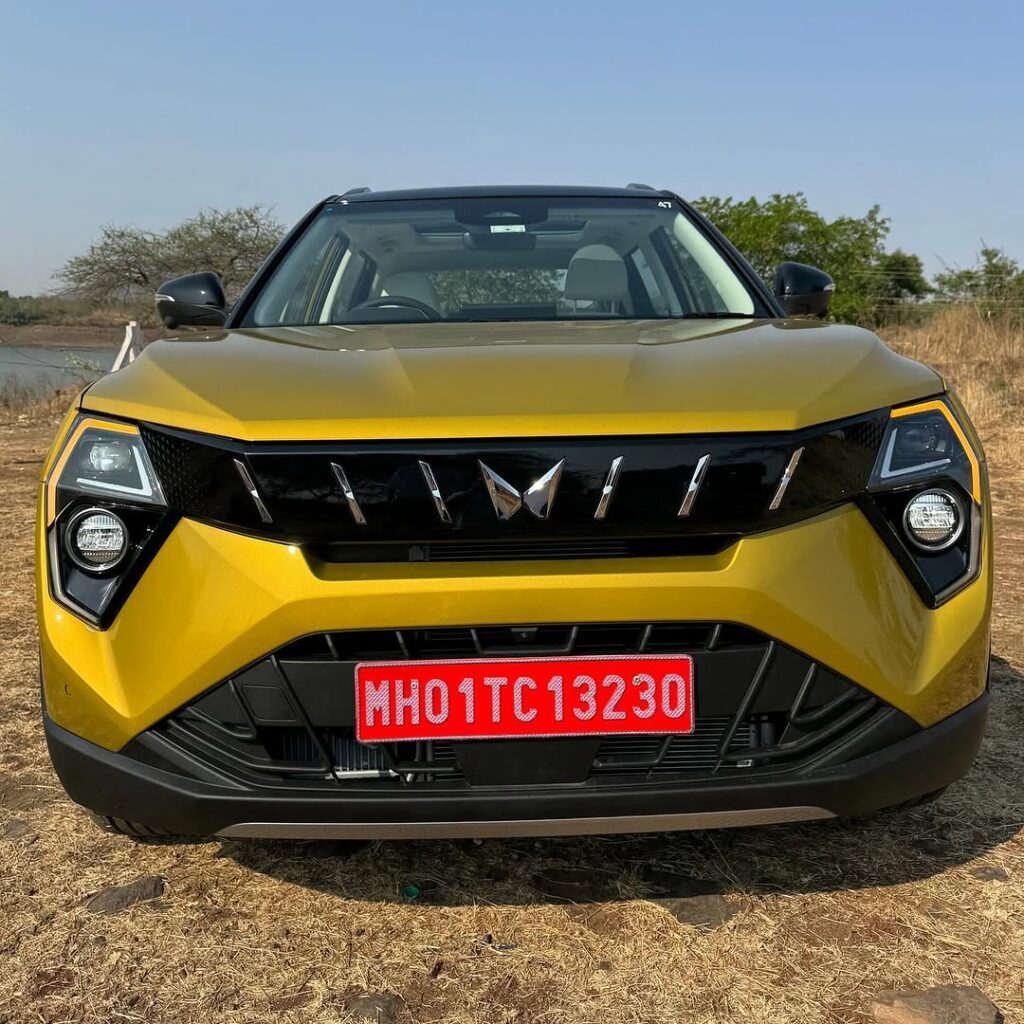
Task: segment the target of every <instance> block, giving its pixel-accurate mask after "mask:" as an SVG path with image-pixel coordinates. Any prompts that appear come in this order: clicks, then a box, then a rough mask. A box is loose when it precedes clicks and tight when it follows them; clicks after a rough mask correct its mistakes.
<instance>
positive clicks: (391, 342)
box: [82, 320, 942, 440]
mask: <svg viewBox="0 0 1024 1024" xmlns="http://www.w3.org/2000/svg"><path fill="white" fill-rule="evenodd" d="M941 389H942V382H941V380H940V378H939V377H938V376H937V374H935V373H934V371H932V370H930V369H928V368H927V367H925V366H922V365H921V364H920V363H916V362H913V361H912V360H909V359H905V358H903V357H902V356H899V355H897V354H896V353H894V352H892V351H891V350H890V349H889V348H887V347H886V346H885V345H884V344H883V343H882V342H881V341H880V340H879V339H878V338H877V337H876V336H875V335H874V334H872V333H871V332H870V331H866V330H862V329H860V328H856V327H846V326H841V325H836V324H823V323H818V322H813V321H807V320H753V321H752V320H728V321H725V320H716V321H699V320H690V321H687V320H673V321H621V320H615V321H610V320H606V321H577V322H569V323H566V322H559V323H486V324H480V323H473V324H470V323H460V324H452V323H430V324H396V325H387V326H382V325H359V326H345V327H341V326H322V327H282V328H273V329H247V330H225V331H217V332H213V333H209V334H188V335H183V336H181V337H178V338H172V339H168V340H164V341H157V342H153V343H152V344H150V345H149V346H147V348H146V349H145V350H144V351H143V352H142V354H141V355H140V356H139V358H138V359H136V360H135V362H133V363H131V364H129V365H128V366H126V367H125V368H124V369H122V370H119V371H118V372H117V373H113V374H110V375H108V376H106V377H103V378H102V379H101V380H99V381H98V382H97V383H96V384H94V385H93V386H92V387H91V388H89V389H88V391H87V392H86V393H85V395H84V398H83V403H82V404H83V408H85V409H88V410H93V411H96V412H103V413H109V414H113V415H117V416H123V417H126V418H129V419H132V420H139V421H146V422H150V423H158V424H165V425H168V426H174V427H180V428H182V429H187V430H196V431H202V432H205V433H210V434H219V435H224V436H228V437H235V438H239V439H242V440H313V439H324V440H334V439H338V440H341V439H353V440H361V439H372V438H419V439H425V438H454V437H526V436H535V437H536V436H554V435H595V434H669V433H705V432H725V431H752V430H792V429H797V428H800V427H805V426H809V425H812V424H815V423H823V422H827V421H829V420H835V419H841V418H842V417H845V416H849V415H853V414H855V413H859V412H864V411H867V410H869V409H877V408H881V407H884V406H888V405H893V404H897V403H900V402H906V401H911V400H913V399H916V398H921V397H925V396H927V395H930V394H934V393H936V392H938V391H940V390H941Z"/></svg>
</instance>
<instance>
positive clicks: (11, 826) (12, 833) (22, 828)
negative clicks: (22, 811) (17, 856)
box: [3, 818, 39, 843]
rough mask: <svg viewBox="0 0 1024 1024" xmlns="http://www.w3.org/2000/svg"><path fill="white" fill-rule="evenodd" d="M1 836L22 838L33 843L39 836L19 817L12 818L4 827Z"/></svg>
mask: <svg viewBox="0 0 1024 1024" xmlns="http://www.w3.org/2000/svg"><path fill="white" fill-rule="evenodd" d="M3 838H4V839H22V840H24V841H25V842H26V843H34V842H35V841H36V840H37V839H38V838H39V837H38V836H37V835H36V833H35V832H34V831H33V830H32V826H31V825H30V824H29V823H28V822H27V821H22V820H21V818H12V819H11V820H10V821H9V822H7V825H6V827H5V828H4V832H3Z"/></svg>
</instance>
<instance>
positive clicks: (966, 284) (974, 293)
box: [935, 246, 1024, 305]
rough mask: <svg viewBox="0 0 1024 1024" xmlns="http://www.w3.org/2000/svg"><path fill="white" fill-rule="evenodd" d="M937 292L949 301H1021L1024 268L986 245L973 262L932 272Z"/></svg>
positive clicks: (1010, 302)
mask: <svg viewBox="0 0 1024 1024" xmlns="http://www.w3.org/2000/svg"><path fill="white" fill-rule="evenodd" d="M935 287H936V290H937V291H938V293H939V295H940V296H941V297H942V298H944V299H946V300H948V301H951V302H983V303H988V304H992V305H995V304H999V303H1007V304H1015V305H1024V271H1022V270H1021V268H1020V264H1019V263H1018V262H1017V261H1016V260H1015V259H1013V258H1011V257H1010V256H1007V255H1006V253H1004V252H1003V251H1002V250H1001V249H994V248H991V247H988V246H986V247H985V248H984V249H982V250H981V252H980V253H979V255H978V262H977V263H976V265H975V266H973V267H969V268H967V269H963V270H946V271H944V272H943V273H941V274H937V275H936V276H935Z"/></svg>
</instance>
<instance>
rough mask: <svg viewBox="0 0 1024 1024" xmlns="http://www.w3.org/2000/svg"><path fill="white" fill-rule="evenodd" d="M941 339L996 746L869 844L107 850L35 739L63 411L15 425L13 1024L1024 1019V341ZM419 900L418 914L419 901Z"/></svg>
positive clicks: (8, 1009) (1, 999)
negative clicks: (987, 1015) (161, 887)
mask: <svg viewBox="0 0 1024 1024" xmlns="http://www.w3.org/2000/svg"><path fill="white" fill-rule="evenodd" d="M943 330H944V331H945V330H948V331H949V333H948V334H940V333H939V331H938V328H934V329H933V330H932V331H931V332H923V333H922V335H920V336H916V335H908V334H903V335H901V336H899V337H898V338H895V339H893V340H894V341H895V343H896V344H897V345H898V346H899V347H900V348H901V349H902V350H904V351H907V352H912V353H914V354H917V355H920V356H922V357H923V358H925V359H926V360H928V361H930V362H932V363H934V364H936V365H938V366H940V368H943V369H945V370H946V371H947V373H948V375H949V377H950V379H952V380H953V381H954V382H955V383H956V384H957V386H958V387H959V389H960V390H961V392H963V393H965V394H967V395H968V399H967V400H968V402H969V403H970V404H971V405H972V407H973V408H974V411H975V414H976V415H978V418H979V425H980V427H981V429H982V431H983V434H984V435H985V438H986V441H987V442H988V446H989V459H990V464H991V470H992V474H993V478H994V482H995V511H996V522H997V533H998V546H999V585H998V586H997V611H996V619H995V635H994V663H993V666H994V687H993V697H994V706H993V715H992V719H991V727H990V730H989V734H988V738H987V740H986V744H985V747H984V750H983V753H982V755H981V758H980V760H979V762H978V764H977V765H976V767H975V769H974V770H973V772H972V773H971V775H970V776H969V777H968V778H967V779H966V780H965V781H964V782H963V783H961V784H959V785H958V786H956V787H954V788H953V789H952V790H951V791H950V793H949V794H947V796H946V797H945V798H944V799H943V800H942V801H940V802H938V803H936V804H933V805H929V806H927V807H923V808H919V809H916V810H913V811H910V812H905V813H902V814H886V815H881V816H879V817H877V818H874V819H872V820H870V821H865V822H858V823H825V824H819V825H813V826H779V827H775V828H770V829H760V830H735V831H724V832H708V833H704V834H682V835H674V836H673V835H669V836H626V837H615V838H609V839H588V840H559V841H541V842H533V841H518V842H512V841H502V842H499V841H492V842H486V843H484V844H482V845H479V846H477V845H474V844H472V843H455V842H422V843H406V844H400V843H374V844H370V845H368V846H365V847H363V848H361V849H359V850H357V851H355V852H352V853H351V855H349V856H325V855H323V854H324V851H323V850H322V848H319V847H302V846H299V847H293V846H287V845H284V844H271V843H251V844H241V843H238V844H232V843H216V842H211V843H204V844H199V845H191V846H189V845H184V846H173V845H155V846H136V845H134V844H133V843H132V842H131V841H129V840H127V839H122V838H118V837H113V836H107V835H104V834H101V833H99V832H98V831H96V830H94V828H93V826H92V825H91V824H90V823H89V822H88V821H87V820H86V819H85V817H84V816H83V815H82V814H81V813H79V812H78V811H77V810H76V809H75V808H74V807H73V806H72V805H71V804H70V803H69V802H68V801H67V800H66V798H65V797H64V796H63V794H62V792H61V790H60V788H59V786H58V784H57V782H56V780H55V778H54V777H53V775H52V774H51V772H50V770H49V766H48V763H47V760H46V755H45V751H44V749H43V744H42V739H41V732H40V728H39V718H38V706H37V691H36V682H35V664H36V654H35V643H36V637H35V630H34V625H33V614H32V594H31V575H32V546H31V531H32V527H31V521H32V514H33V512H32V507H33V494H34V489H35V479H36V476H37V475H38V471H39V465H40V461H41V459H42V457H43V453H44V451H45V448H46V446H47V444H48V441H49V438H50V435H51V433H52V431H53V430H54V427H55V425H56V420H57V418H58V415H59V411H60V410H59V409H57V408H52V407H51V408H41V409H36V410H34V411H33V413H32V414H30V415H29V414H22V415H21V417H20V418H19V417H18V416H12V415H7V414H5V413H4V412H2V411H0V453H2V458H3V463H2V466H0V473H2V480H3V485H4V488H3V489H4V494H5V501H4V502H3V503H2V505H0V536H3V537H4V538H5V540H6V542H7V552H6V553H7V557H6V558H5V560H4V561H3V563H2V564H3V569H2V570H0V571H2V577H0V638H2V641H3V644H4V657H3V658H2V659H0V693H2V695H3V707H4V713H3V717H2V724H0V836H2V835H3V834H4V829H5V827H9V826H10V823H11V822H12V821H20V822H23V823H24V825H23V826H22V827H23V828H27V830H28V834H27V835H22V836H20V837H18V838H11V839H6V840H4V839H0V922H2V925H3V927H2V928H0V1022H5V1024H14V1022H18V1024H21V1022H47V1024H50V1022H58V1021H111V1022H118V1024H122V1022H125V1024H127V1022H164V1021H168V1022H174V1024H199V1022H204V1024H205V1022H210V1021H218V1022H220V1021H230V1022H250V1021H265V1020H268V1019H273V1020H280V1021H286V1022H287V1021H295V1022H299V1021H301V1022H303V1024H309V1022H313V1021H316V1022H321V1021H323V1022H338V1021H344V1020H347V1019H351V1015H347V1014H346V1010H345V1005H346V1001H347V1000H348V999H349V998H350V997H351V996H352V995H353V994H355V993H359V992H362V991H378V992H379V991H386V992H391V993H394V994H397V995H398V996H400V998H401V1003H400V1010H399V1013H398V1020H399V1021H403V1022H409V1021H422V1022H426V1021H431V1022H450V1024H469V1022H478V1024H483V1022H487V1024H496V1022H505V1024H512V1022H516V1024H533V1022H562V1021H571V1022H597V1021H600V1022H601V1024H627V1022H629V1024H639V1022H656V1021H657V1022H662V1021H699V1022H727V1021H728V1022H733V1021H743V1022H757V1024H781V1022H794V1021H800V1022H807V1024H816V1022H829V1024H836V1022H858V1021H862V1020H863V1019H864V1017H863V1006H864V1004H865V1000H866V999H867V997H868V996H870V995H871V994H873V993H874V992H876V991H877V990H879V989H881V988H885V987H892V986H895V987H901V986H909V987H917V986H925V985H930V984H946V983H957V984H976V985H979V986H980V987H981V988H983V989H984V990H985V991H987V992H988V993H989V995H990V996H991V997H992V998H993V999H994V1000H995V1001H996V1003H997V1004H999V1005H1000V1007H1001V1008H1002V1010H1003V1012H1004V1013H1005V1014H1006V1017H1007V1020H1009V1021H1014V1020H1024V980H1022V975H1024V836H1022V833H1021V829H1022V827H1024V789H1022V787H1021V784H1020V765H1021V763H1022V761H1024V698H1022V691H1021V686H1020V684H1021V680H1022V675H1021V672H1022V671H1024V637H1022V635H1021V630H1020V627H1019V611H1018V609H1019V605H1020V601H1021V598H1022V597H1024V524H1022V523H1021V520H1020V517H1019V515H1018V513H1017V509H1018V508H1019V506H1020V503H1021V501H1022V500H1024V482H1022V479H1021V474H1020V472H1019V470H1020V468H1021V460H1020V457H1019V456H1017V455H1016V447H1015V446H1016V444H1018V443H1019V442H1020V441H1022V440H1024V430H1022V429H1019V428H1017V427H1016V426H1015V425H1013V424H1012V422H1011V418H1010V415H1009V412H1010V411H1011V410H1012V409H1013V407H1014V406H1015V405H1016V404H1017V399H1016V398H1013V397H1012V396H1014V395H1016V394H1017V391H1016V388H1017V383H1018V382H1019V379H1020V378H1019V374H1016V371H1014V372H1015V374H1016V375H1015V376H1011V377H1008V378H1006V379H1007V380H1008V381H1009V384H1007V385H1006V386H1005V387H1004V386H1002V385H1001V384H999V383H998V382H997V380H996V377H995V374H996V372H997V370H998V371H999V372H1003V371H1006V370H1008V368H1012V367H1016V362H1015V360H1016V359H1017V355H1016V353H1017V351H1018V350H1019V341H1020V339H1019V337H1018V336H1011V335H1009V334H1007V335H1005V336H1000V338H1001V340H997V339H996V336H995V335H993V336H992V337H991V338H990V337H989V336H988V335H987V334H985V333H984V332H981V333H979V335H978V337H977V339H976V340H975V341H972V340H971V335H970V334H969V333H968V332H967V331H966V328H965V329H964V333H963V334H962V336H961V335H958V334H956V333H955V331H954V330H953V327H952V325H950V326H948V327H944V328H943ZM956 338H960V341H959V342H955V339H956ZM944 339H945V340H944ZM954 343H956V344H958V345H959V347H957V348H954V349H953V351H952V353H949V352H947V351H946V349H945V348H943V347H942V346H943V345H946V344H949V345H953V344H954ZM982 399H984V402H982ZM566 868H575V869H579V870H581V871H586V870H589V871H591V872H594V869H597V868H603V869H606V871H607V873H606V874H600V873H595V874H594V876H593V878H592V879H591V880H590V881H589V882H588V883H587V885H585V886H584V887H583V888H582V890H581V898H582V899H584V901H586V900H588V899H589V900H590V901H591V903H590V905H589V906H585V907H582V908H581V907H576V906H565V905H560V904H558V903H557V902H554V901H553V900H552V899H550V898H549V897H548V896H546V895H545V892H546V891H549V890H550V885H549V884H547V883H546V882H545V881H543V880H538V878H537V875H538V874H539V873H543V872H548V873H550V872H552V871H555V870H559V869H566ZM652 868H655V869H661V870H667V871H672V872H677V873H679V874H681V875H683V876H687V877H690V876H693V877H697V878H701V879H705V880H708V881H710V882H712V883H715V885H717V887H719V888H720V890H721V892H722V894H723V901H724V902H723V903H722V904H721V905H720V906H718V907H717V911H719V912H720V911H723V910H724V911H725V912H726V913H728V912H734V916H733V917H732V918H731V919H730V920H728V921H727V922H725V923H723V924H719V925H717V926H711V925H708V926H694V925H689V924H683V923H680V922H678V921H677V920H676V919H675V918H674V917H673V916H672V915H671V914H669V913H668V912H667V911H666V909H665V908H664V907H663V906H662V905H659V904H658V903H656V902H654V901H653V900H652V899H651V898H650V897H651V896H652V892H651V883H650V878H651V875H650V871H651V869H652ZM147 874H159V875H161V876H163V877H164V878H165V879H166V880H167V892H166V894H165V896H164V897H163V899H162V900H160V901H158V902H156V903H150V904H142V905H138V906H135V907H132V908H130V909H129V910H127V911H125V912H124V913H122V914H119V915H117V916H114V917H96V916H94V915H91V914H89V913H88V912H87V911H86V910H85V909H84V908H83V907H82V901H83V899H84V898H85V897H87V896H88V895H89V894H91V893H93V892H95V891H96V890H98V889H100V888H102V887H103V886H106V885H112V884H123V883H125V882H129V881H132V880H133V879H135V878H137V877H139V876H141V875H147ZM645 877H646V878H647V879H648V880H647V881H645ZM410 882H412V883H415V884H416V885H418V886H419V887H420V888H421V889H422V890H423V893H424V895H423V896H422V897H421V898H420V899H419V900H417V901H415V902H413V903H406V902H403V901H402V899H401V893H402V889H403V886H404V885H406V884H407V883H410ZM485 935H490V936H492V937H493V941H492V942H490V943H487V942H484V941H482V938H483V937H484V936H485ZM501 947H509V948H501Z"/></svg>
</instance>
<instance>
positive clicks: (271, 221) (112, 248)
mask: <svg viewBox="0 0 1024 1024" xmlns="http://www.w3.org/2000/svg"><path fill="white" fill-rule="evenodd" d="M283 233H284V225H283V224H281V222H280V221H278V220H277V218H276V217H274V216H273V215H272V213H271V211H270V210H268V209H266V208H265V207H262V206H245V207H237V208H235V209H232V210H202V211H201V212H200V213H198V214H196V216H194V217H190V218H189V219H188V220H185V221H182V223H181V224H179V225H177V227H173V228H171V229H170V230H169V231H162V232H161V231H147V230H144V229H142V228H136V227H118V226H117V225H113V224H110V225H107V226H106V227H104V228H103V230H102V231H101V232H100V237H99V238H98V239H97V240H96V241H95V242H93V243H92V245H90V246H89V248H88V249H87V250H86V251H85V252H84V253H82V254H81V255H80V256H73V257H72V258H71V259H70V260H68V261H67V263H65V264H64V266H63V267H62V268H61V270H60V271H59V272H58V274H57V280H58V282H59V283H60V284H61V285H62V286H63V288H64V289H65V290H66V291H67V292H69V293H72V294H74V295H76V296H80V297H82V298H86V299H89V300H92V301H95V302H119V303H124V304H126V305H132V304H139V303H141V302H143V301H144V302H145V303H146V304H149V303H150V302H151V301H152V295H153V292H154V291H155V290H156V289H157V287H158V286H159V285H160V284H161V282H163V281H166V280H167V279H168V278H171V277H178V276H179V275H181V274H190V273H194V272H195V271H198V270H212V271H214V272H215V273H217V274H219V275H220V276H221V279H222V280H223V281H224V288H225V291H226V292H227V293H228V296H229V297H233V296H234V295H235V294H237V293H238V292H239V291H240V290H241V289H242V287H243V286H244V285H245V283H246V282H247V281H248V280H249V278H251V277H252V275H253V274H254V273H255V272H256V270H257V268H258V267H259V266H260V264H261V263H262V262H263V260H264V259H266V257H267V254H268V253H269V252H270V250H271V249H272V248H273V247H274V246H275V245H276V244H277V242H278V240H279V239H280V238H281V236H282V234H283Z"/></svg>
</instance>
